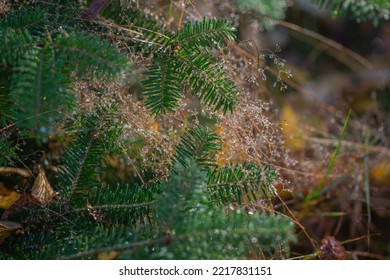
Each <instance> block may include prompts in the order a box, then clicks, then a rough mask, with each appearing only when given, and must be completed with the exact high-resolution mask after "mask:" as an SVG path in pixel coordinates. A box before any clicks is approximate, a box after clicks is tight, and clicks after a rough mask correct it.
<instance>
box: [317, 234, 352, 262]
mask: <svg viewBox="0 0 390 280" xmlns="http://www.w3.org/2000/svg"><path fill="white" fill-rule="evenodd" d="M320 250H321V252H320V254H319V258H320V260H344V259H345V257H346V253H345V249H344V247H343V245H342V244H341V243H340V242H339V241H337V240H336V239H335V238H334V237H333V236H327V237H325V238H324V239H322V241H321V247H320Z"/></svg>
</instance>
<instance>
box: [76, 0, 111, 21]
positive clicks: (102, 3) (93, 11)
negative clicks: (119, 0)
mask: <svg viewBox="0 0 390 280" xmlns="http://www.w3.org/2000/svg"><path fill="white" fill-rule="evenodd" d="M108 3H109V1H108V0H92V2H91V4H90V5H89V7H88V10H87V11H86V12H85V13H84V14H83V16H82V18H84V19H94V18H96V17H97V15H98V14H99V13H101V12H102V11H103V10H104V9H105V8H106V7H107V5H108Z"/></svg>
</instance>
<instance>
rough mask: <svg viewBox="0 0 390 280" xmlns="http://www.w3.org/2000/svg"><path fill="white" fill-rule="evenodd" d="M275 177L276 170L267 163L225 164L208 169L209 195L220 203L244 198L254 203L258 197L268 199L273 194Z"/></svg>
mask: <svg viewBox="0 0 390 280" xmlns="http://www.w3.org/2000/svg"><path fill="white" fill-rule="evenodd" d="M276 177H277V172H276V170H275V169H273V168H271V167H270V166H268V165H267V166H264V167H260V166H257V165H256V164H253V163H252V164H247V163H244V164H242V165H240V164H236V165H226V166H224V167H221V168H215V169H212V170H210V172H209V173H208V182H207V185H208V188H209V191H210V195H211V197H212V198H213V199H216V200H217V201H220V202H222V203H226V202H228V203H232V202H237V203H239V204H241V203H242V201H243V200H244V199H245V200H246V201H248V202H249V203H255V202H257V201H258V199H260V198H266V199H270V198H271V197H272V196H274V194H275V193H276V190H275V188H274V187H273V185H274V183H275V180H276Z"/></svg>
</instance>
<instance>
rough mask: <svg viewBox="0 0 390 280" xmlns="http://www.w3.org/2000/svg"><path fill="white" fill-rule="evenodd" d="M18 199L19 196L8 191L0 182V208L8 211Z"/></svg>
mask: <svg viewBox="0 0 390 280" xmlns="http://www.w3.org/2000/svg"><path fill="white" fill-rule="evenodd" d="M19 198H20V194H19V193H18V192H15V191H11V190H8V189H7V188H6V187H4V185H3V184H2V183H1V182H0V208H2V209H8V208H9V207H11V205H12V204H14V203H15V202H16V201H17V200H18V199H19Z"/></svg>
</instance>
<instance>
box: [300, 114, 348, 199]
mask: <svg viewBox="0 0 390 280" xmlns="http://www.w3.org/2000/svg"><path fill="white" fill-rule="evenodd" d="M350 114H351V110H349V112H348V115H347V117H346V118H345V120H344V126H343V130H342V131H341V135H340V137H339V141H338V143H337V146H336V148H335V150H334V151H333V154H332V157H331V159H330V162H329V165H328V169H327V170H326V173H325V176H324V178H323V179H322V180H321V183H320V185H319V187H318V188H317V189H315V190H314V191H313V192H311V193H310V194H308V195H307V196H306V198H305V202H308V201H310V200H312V199H314V198H316V197H318V196H319V195H320V194H321V190H322V189H323V187H324V184H325V183H326V181H327V180H328V178H329V174H330V173H331V172H332V170H333V167H334V164H335V162H336V158H337V155H338V154H339V151H340V147H341V141H342V140H343V138H344V135H345V131H346V130H347V125H348V121H349V116H350Z"/></svg>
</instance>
